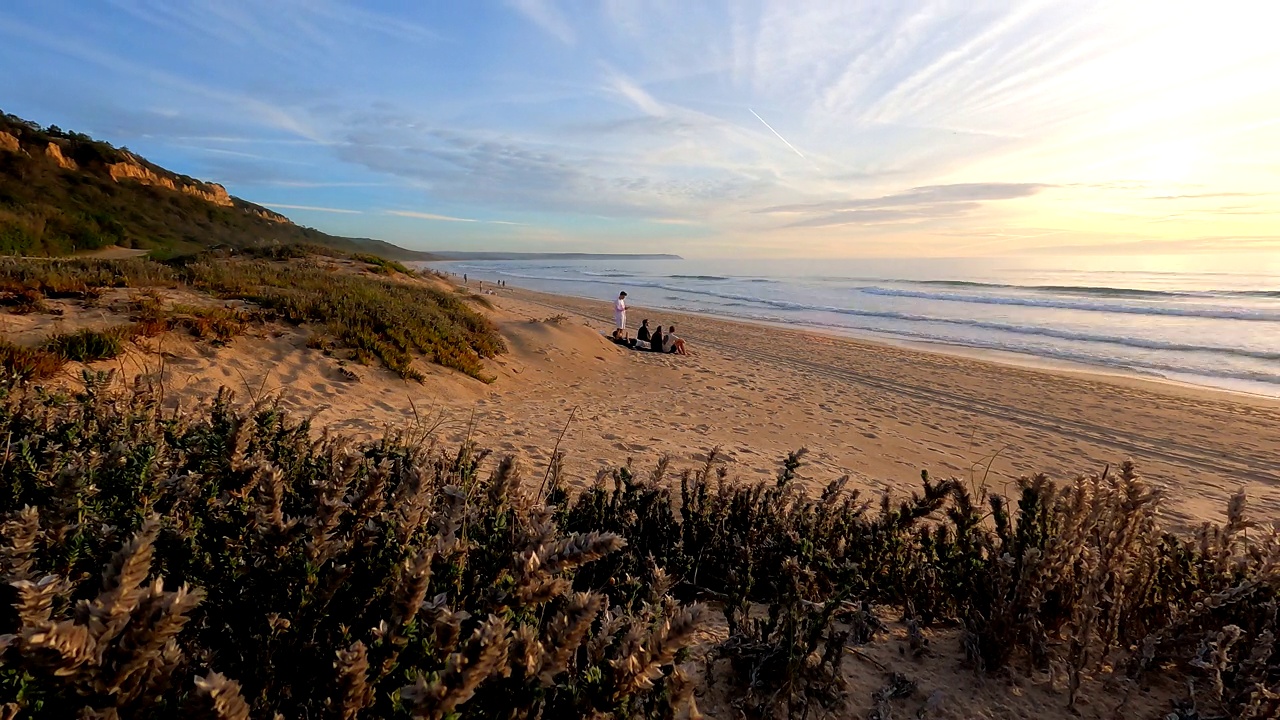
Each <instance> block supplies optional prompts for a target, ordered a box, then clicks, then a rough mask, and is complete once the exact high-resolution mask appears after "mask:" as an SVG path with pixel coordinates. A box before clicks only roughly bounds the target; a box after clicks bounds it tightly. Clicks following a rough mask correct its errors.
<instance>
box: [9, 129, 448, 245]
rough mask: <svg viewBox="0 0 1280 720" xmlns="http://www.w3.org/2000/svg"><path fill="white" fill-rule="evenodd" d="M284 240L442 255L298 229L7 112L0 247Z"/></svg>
mask: <svg viewBox="0 0 1280 720" xmlns="http://www.w3.org/2000/svg"><path fill="white" fill-rule="evenodd" d="M286 243H312V244H316V245H324V246H327V247H330V248H334V249H336V250H341V251H344V252H366V253H374V254H377V255H380V256H382V257H386V258H390V259H394V260H432V259H435V256H433V255H431V254H429V253H423V252H416V251H413V250H407V249H405V248H402V247H398V246H396V245H392V244H390V243H387V242H383V241H381V240H371V239H367V238H346V237H336V236H333V235H328V234H325V233H322V232H320V231H319V230H314V229H311V228H305V227H300V226H298V225H295V224H293V222H291V221H290V220H289V218H287V217H285V216H284V215H281V214H279V213H277V212H274V211H272V210H268V209H267V208H264V207H262V206H260V205H255V204H253V203H251V202H247V201H245V200H241V199H240V198H237V197H232V196H231V195H228V194H227V191H226V189H224V188H223V187H222V186H221V185H217V184H215V183H208V182H203V181H200V180H197V179H195V178H191V177H187V176H185V175H180V174H178V173H174V172H170V171H169V170H166V169H164V168H162V167H160V166H158V165H155V164H154V163H151V162H148V161H147V160H146V159H145V158H142V157H139V156H138V155H135V154H133V153H131V152H129V151H128V150H127V149H125V148H117V147H114V146H113V145H111V144H110V143H107V142H103V141H101V140H94V139H93V138H91V137H89V136H88V135H83V134H81V133H76V132H67V131H64V130H61V129H59V128H58V127H56V126H50V127H47V128H42V127H40V126H39V125H38V124H36V123H33V122H30V121H28V120H23V119H22V118H19V117H16V116H13V115H8V114H4V113H0V254H8V255H54V256H56V255H71V254H74V253H79V252H86V251H92V250H98V249H101V248H105V247H110V246H113V245H115V246H120V247H125V248H137V249H145V250H150V251H151V252H152V255H153V256H160V257H164V256H173V255H183V254H187V253H192V252H197V251H199V250H205V249H209V248H217V247H231V248H246V247H258V246H263V245H273V244H286Z"/></svg>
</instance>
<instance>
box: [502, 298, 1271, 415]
mask: <svg viewBox="0 0 1280 720" xmlns="http://www.w3.org/2000/svg"><path fill="white" fill-rule="evenodd" d="M512 291H515V292H518V293H528V294H531V295H532V296H534V297H538V296H545V297H548V298H563V299H565V300H569V301H572V302H575V303H590V304H594V305H599V307H600V308H602V310H601V313H600V315H599V317H597V318H594V319H597V320H600V321H602V322H606V323H607V322H612V321H611V320H610V319H609V318H610V317H611V314H612V308H611V307H610V304H609V302H608V301H605V300H600V299H597V298H592V297H588V296H583V295H570V294H564V293H552V292H546V291H543V290H533V289H530V288H525V287H521V286H518V285H513V284H509V285H507V286H506V287H505V288H502V289H500V290H498V292H499V293H503V292H505V293H508V294H510V293H511V292H512ZM553 304H554V303H553ZM649 312H651V313H658V312H664V313H668V314H671V315H675V316H683V317H688V318H706V319H709V320H714V321H716V322H722V323H730V324H736V325H743V326H748V327H768V328H775V329H779V330H785V331H788V332H796V333H806V334H810V335H816V336H821V337H830V338H838V339H841V340H845V341H848V342H852V343H856V344H865V345H871V346H878V347H892V348H899V349H902V350H906V351H909V352H919V353H928V354H933V355H942V356H946V357H953V358H964V359H967V360H971V361H975V362H981V363H986V364H990V365H997V366H1003V367H1013V368H1019V369H1023V370H1030V371H1034V372H1043V373H1047V374H1051V375H1054V374H1061V375H1066V376H1072V377H1080V378H1083V379H1086V380H1095V381H1100V382H1111V383H1114V384H1124V385H1131V386H1135V387H1149V388H1151V389H1155V390H1159V389H1164V390H1166V391H1174V392H1179V393H1189V394H1192V395H1201V394H1203V395H1205V396H1208V397H1220V398H1221V399H1226V400H1230V401H1236V402H1242V403H1247V404H1255V403H1256V404H1259V405H1261V406H1263V407H1270V408H1277V409H1280V394H1276V395H1270V394H1266V393H1261V392H1250V391H1248V390H1244V389H1239V388H1233V387H1224V386H1220V385H1212V384H1203V383H1196V382H1190V381H1185V380H1178V379H1175V378H1169V377H1165V376H1161V375H1156V374H1147V373H1141V372H1137V371H1134V370H1126V369H1123V368H1113V367H1108V366H1105V365H1093V364H1089V363H1077V362H1071V361H1068V360H1058V359H1056V358H1046V357H1041V356H1039V355H1032V354H1029V353H1019V352H1013V351H1004V350H991V349H987V348H978V347H970V346H967V345H959V344H950V343H941V342H929V341H923V340H910V339H903V338H896V337H893V336H891V335H888V334H884V335H881V334H876V333H871V332H860V331H858V330H856V329H852V328H850V329H848V330H844V331H842V330H839V329H836V328H825V327H817V326H813V325H806V324H803V323H797V324H795V325H791V324H788V323H783V322H774V321H769V320H757V319H753V318H744V317H735V316H731V315H717V314H715V313H707V312H696V311H691V310H672V309H667V308H662V307H653V308H652V309H650V310H649ZM629 324H630V325H632V326H637V327H638V326H639V320H638V319H634V318H629ZM629 329H630V331H631V333H632V334H634V332H635V330H634V327H631V328H629ZM693 340H694V339H690V342H691V343H693ZM694 344H695V345H696V343H694ZM1277 393H1280V390H1277Z"/></svg>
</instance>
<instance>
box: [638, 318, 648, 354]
mask: <svg viewBox="0 0 1280 720" xmlns="http://www.w3.org/2000/svg"><path fill="white" fill-rule="evenodd" d="M636 339H637V340H643V341H644V343H645V344H646V345H648V344H649V321H648V320H641V321H640V329H639V330H637V331H636ZM645 349H646V350H647V349H648V348H645Z"/></svg>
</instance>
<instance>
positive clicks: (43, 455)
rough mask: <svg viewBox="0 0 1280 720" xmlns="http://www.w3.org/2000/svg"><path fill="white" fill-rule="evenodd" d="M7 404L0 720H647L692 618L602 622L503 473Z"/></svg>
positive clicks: (303, 438) (261, 425)
mask: <svg viewBox="0 0 1280 720" xmlns="http://www.w3.org/2000/svg"><path fill="white" fill-rule="evenodd" d="M109 386H110V383H109V378H108V377H106V376H102V375H87V376H86V385H85V388H84V390H83V391H82V392H79V393H76V394H75V395H71V396H62V397H58V396H53V395H50V394H48V393H43V392H34V391H29V390H27V389H25V388H23V387H10V388H8V389H7V391H6V392H5V394H4V397H3V399H2V402H0V433H3V434H5V436H6V437H8V438H10V439H11V444H12V447H13V448H14V449H15V451H14V453H13V455H14V457H13V458H12V459H9V460H8V462H7V464H6V470H5V480H6V481H5V483H4V486H3V488H0V490H2V492H0V511H2V512H3V514H4V516H5V517H6V518H7V522H6V523H5V524H4V526H3V529H2V530H0V534H2V535H3V547H2V549H0V574H3V575H4V577H5V578H6V580H7V582H8V583H9V584H8V585H7V588H6V589H7V590H8V591H9V595H8V597H7V598H6V599H7V600H8V602H7V603H6V604H7V605H8V606H9V607H10V608H12V609H11V610H9V612H8V614H7V616H5V617H3V621H2V622H3V624H4V627H3V628H0V632H3V633H7V635H5V636H4V638H5V640H4V642H3V643H0V645H2V653H3V654H2V656H0V657H2V660H3V668H4V671H3V672H0V703H3V702H12V703H15V704H16V705H18V706H19V707H20V708H21V709H22V713H23V716H24V717H28V716H29V717H50V718H54V717H57V718H62V717H72V716H77V715H80V716H95V717H97V716H103V717H105V716H119V717H137V718H148V717H155V718H159V717H172V716H174V715H175V714H177V713H179V712H192V713H196V714H197V715H198V716H209V717H247V716H248V715H249V714H252V715H253V716H255V717H258V716H264V717H271V716H272V715H274V714H276V713H280V714H283V715H284V716H286V717H320V716H323V717H345V718H359V717H368V718H375V717H377V718H380V717H405V716H410V715H412V716H415V717H439V718H443V717H450V716H453V714H454V713H458V712H463V711H465V714H466V715H467V716H468V717H503V718H506V717H512V716H513V715H514V716H517V717H525V716H528V717H533V716H538V715H541V716H544V717H580V716H587V715H592V714H604V713H609V714H613V715H614V716H615V717H665V716H668V715H670V714H671V713H672V712H674V711H673V705H678V704H679V703H681V702H685V701H687V700H688V698H687V696H686V695H685V694H681V693H674V692H673V691H672V687H671V685H670V683H669V678H671V677H672V676H673V674H674V663H675V662H676V659H677V656H679V655H680V654H681V652H682V651H683V649H684V648H686V647H687V646H688V645H689V644H690V643H691V642H692V639H693V632H694V630H695V629H696V627H697V623H698V618H699V616H700V613H701V610H700V608H699V607H697V606H680V605H678V604H677V603H676V602H675V601H674V600H672V599H671V598H669V597H668V596H666V595H653V596H649V597H647V598H646V599H645V600H644V601H642V602H640V601H637V602H633V603H626V604H623V603H616V602H613V601H611V600H610V599H609V598H608V596H607V595H606V594H604V593H603V592H602V591H601V590H602V589H600V588H595V589H593V588H583V589H579V590H576V591H575V590H574V588H573V586H574V584H575V575H576V573H577V572H578V571H579V570H581V569H582V568H584V567H587V566H589V565H590V564H591V563H593V562H596V561H598V560H599V559H601V558H603V557H607V556H608V555H610V554H613V553H617V552H619V551H621V550H622V549H623V548H624V547H625V541H624V540H623V539H622V538H621V537H619V536H617V535H615V534H612V533H608V532H586V533H571V532H569V533H567V532H565V531H564V530H562V529H561V528H560V527H559V526H558V525H557V524H556V522H555V520H554V515H553V513H552V512H551V511H550V510H549V509H548V508H546V507H545V506H543V505H541V504H539V503H537V502H535V501H534V500H533V499H532V498H531V497H529V495H528V493H526V492H525V491H524V489H523V484H522V482H521V480H520V472H519V468H518V467H517V466H516V464H515V463H514V462H513V461H504V462H502V463H500V464H499V465H498V466H497V467H496V468H495V469H494V470H493V471H492V472H488V473H486V472H485V471H484V469H483V468H484V465H485V461H486V459H487V456H486V455H485V454H483V453H477V452H474V451H472V450H471V449H470V448H467V447H464V448H462V449H461V450H460V451H459V452H457V453H453V454H445V453H443V452H441V451H440V450H438V449H435V448H432V447H430V446H420V445H415V444H413V443H410V442H408V441H406V440H405V439H404V438H401V437H397V436H390V437H386V438H383V439H381V440H379V441H376V442H373V443H370V444H366V445H352V444H348V443H347V442H345V441H341V440H336V439H330V438H326V437H321V438H320V439H318V440H317V439H313V438H312V435H311V431H310V428H309V427H308V426H307V425H306V423H303V422H297V421H295V420H293V419H291V418H290V417H289V416H288V415H287V414H285V413H284V412H283V411H282V410H281V409H280V408H279V407H278V406H276V405H273V404H269V403H268V404H258V405H256V406H254V407H252V408H250V409H248V410H244V411H241V410H237V409H235V407H234V405H233V403H232V400H231V397H230V395H229V394H226V393H224V394H223V395H221V396H220V397H219V398H218V399H217V400H216V401H215V402H213V403H212V405H210V406H208V407H205V408H202V409H200V410H194V411H193V410H190V409H189V410H187V411H184V412H175V413H165V412H161V410H160V408H159V404H158V402H157V399H156V396H155V394H153V393H152V392H151V391H150V390H149V389H147V388H144V387H139V388H136V389H135V390H134V391H133V392H129V393H119V392H114V391H111V390H109V389H108V388H109Z"/></svg>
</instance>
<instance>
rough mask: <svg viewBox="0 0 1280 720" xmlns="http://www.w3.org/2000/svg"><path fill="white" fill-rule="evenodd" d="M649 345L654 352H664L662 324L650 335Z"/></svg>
mask: <svg viewBox="0 0 1280 720" xmlns="http://www.w3.org/2000/svg"><path fill="white" fill-rule="evenodd" d="M649 345H650V346H651V347H652V349H653V351H654V352H662V326H661V325H659V326H658V327H656V328H654V329H653V334H652V335H650V336H649Z"/></svg>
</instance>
